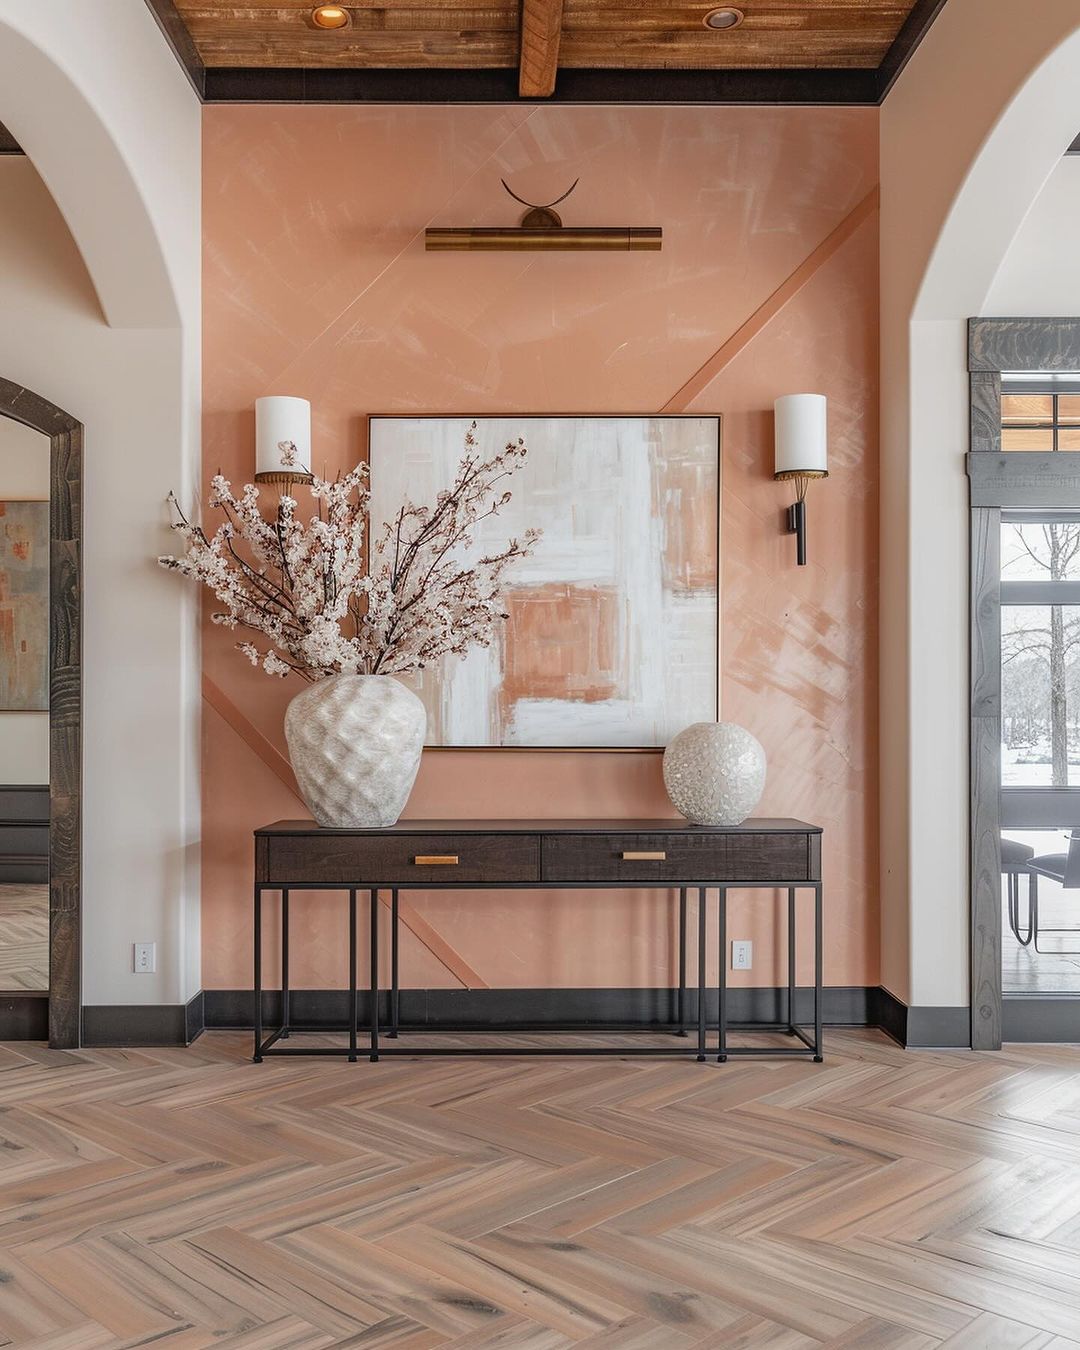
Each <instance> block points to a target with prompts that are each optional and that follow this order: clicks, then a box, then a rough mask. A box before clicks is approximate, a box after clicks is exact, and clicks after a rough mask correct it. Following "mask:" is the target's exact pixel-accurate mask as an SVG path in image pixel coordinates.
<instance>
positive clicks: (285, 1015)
mask: <svg viewBox="0 0 1080 1350" xmlns="http://www.w3.org/2000/svg"><path fill="white" fill-rule="evenodd" d="M280 1039H281V1040H283V1041H287V1040H288V1039H289V892H288V891H285V890H283V891H282V892H281V1037H280Z"/></svg>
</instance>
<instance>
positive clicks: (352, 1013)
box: [349, 890, 357, 1064]
mask: <svg viewBox="0 0 1080 1350" xmlns="http://www.w3.org/2000/svg"><path fill="white" fill-rule="evenodd" d="M356 1022H357V1006H356V892H355V891H354V890H350V891H349V1063H350V1064H355V1063H356Z"/></svg>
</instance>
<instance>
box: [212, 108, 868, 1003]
mask: <svg viewBox="0 0 1080 1350" xmlns="http://www.w3.org/2000/svg"><path fill="white" fill-rule="evenodd" d="M877 116H878V115H877V112H876V111H875V110H872V109H807V108H763V109H754V108H715V109H701V108H682V109H671V108H653V109H643V108H611V109H596V108H592V109H586V108H537V109H529V108H519V107H510V108H468V107H456V108H355V107H345V108H342V107H310V108H304V107H259V106H253V107H214V106H211V107H207V108H206V109H205V110H204V247H205V257H204V292H203V293H204V310H205V334H204V397H205V426H204V447H205V449H204V470H205V472H206V474H207V475H208V474H209V473H210V472H213V471H214V470H216V469H218V468H220V469H222V470H223V471H224V472H225V473H226V474H227V475H228V476H229V477H231V478H233V479H235V480H239V481H246V479H247V478H248V477H250V475H251V473H252V471H253V456H254V449H253V441H254V424H253V413H252V404H253V402H254V399H255V398H256V397H258V396H259V395H261V394H271V393H281V394H294V395H300V396H302V397H305V398H309V399H310V400H311V401H312V404H313V408H314V414H315V416H314V427H313V432H314V445H315V449H314V459H315V463H316V466H317V467H319V468H323V469H325V470H327V471H329V472H333V471H334V470H335V469H337V468H338V467H343V466H345V465H347V464H350V463H352V462H353V461H354V460H355V459H356V458H357V457H359V456H360V454H361V453H362V449H363V433H364V418H365V416H366V415H367V414H368V413H372V412H384V413H385V412H397V411H402V412H405V411H410V412H447V413H454V414H464V413H473V412H475V413H502V414H505V413H507V412H510V411H514V410H518V411H521V412H522V413H526V412H531V413H536V412H567V411H582V412H594V411H595V412H621V413H627V412H639V411H640V412H655V411H658V410H660V409H663V408H665V407H666V408H668V410H669V411H694V412H718V413H722V414H723V417H724V435H723V440H724V449H723V455H724V469H723V554H722V603H723V617H722V625H723V656H722V675H723V683H722V705H723V716H724V717H725V718H728V719H731V720H735V721H738V722H741V723H743V724H744V725H745V726H747V727H749V728H750V729H751V730H752V731H753V732H754V733H755V734H756V735H757V736H758V737H760V739H761V740H762V742H763V743H764V745H765V748H766V751H767V752H768V756H769V781H768V786H767V789H766V793H765V798H764V800H763V802H762V805H761V808H760V809H761V813H762V814H774V815H792V816H801V817H804V818H806V819H809V820H813V821H817V822H820V823H821V824H822V825H824V827H825V881H826V900H827V928H826V935H827V953H826V965H825V973H826V982H827V983H829V984H839V985H845V984H853V985H862V984H876V983H877V981H878V902H877V835H876V830H877V788H876V781H877V779H876V770H877V766H876V760H877V747H876V740H875V709H876V698H877V669H876V649H877V617H876V613H875V604H876V595H877V441H876V436H877V285H878V277H877V248H878V234H877V213H876V209H875V196H874V194H875V190H876V184H877ZM579 175H580V177H581V183H580V186H579V187H578V188H577V190H576V192H575V193H574V194H573V196H572V197H571V198H570V199H569V201H568V202H567V203H566V205H565V207H564V208H562V210H563V217H564V219H565V220H567V221H568V222H569V223H573V224H640V225H653V224H657V225H662V226H663V227H664V231H665V238H664V248H663V251H662V252H661V253H659V254H647V253H642V254H634V255H625V254H620V255H600V254H592V255H590V254H581V255H575V254H562V255H552V256H544V255H529V254H520V255H514V254H505V255H499V254H491V255H483V254H478V255H471V256H466V255H450V254H441V255H440V254H431V255H429V254H426V253H425V252H424V248H423V231H424V227H425V226H426V225H428V224H447V225H464V224H496V223H507V222H510V221H513V220H515V219H516V218H517V213H518V212H519V210H520V208H518V207H517V206H516V205H515V203H513V202H512V201H510V200H509V198H507V197H506V196H505V194H504V193H503V190H502V188H501V187H500V185H499V178H500V177H505V178H507V179H508V180H509V181H510V182H511V184H512V186H513V187H514V189H515V191H516V192H518V193H519V194H521V195H522V196H525V197H529V196H532V197H533V199H534V200H540V201H542V200H550V199H551V198H552V197H554V196H556V195H557V194H558V193H559V192H561V191H563V190H564V189H565V188H566V186H568V184H569V183H570V182H572V181H573V179H574V178H576V177H578V176H579ZM695 377H696V378H695ZM680 391H682V392H681V393H680ZM806 391H816V392H818V391H819V392H823V393H826V394H827V395H828V396H829V400H830V441H831V447H830V448H831V464H832V477H831V478H830V479H829V481H828V482H827V483H824V484H819V485H816V486H815V487H814V488H813V489H812V492H811V499H810V504H809V519H810V542H809V549H810V565H809V566H808V567H805V568H797V567H796V566H795V545H794V540H793V539H792V538H791V537H789V536H787V535H785V534H783V533H782V532H781V523H782V519H781V518H782V512H783V508H784V507H785V505H786V504H787V501H788V491H787V489H786V488H785V487H783V486H781V485H777V484H774V483H773V481H772V477H771V474H772V415H771V408H772V400H773V399H774V398H775V397H776V396H777V395H779V394H784V393H797V392H806ZM232 641H233V638H232V635H229V634H227V633H224V632H223V631H222V630H220V629H217V628H213V627H211V626H210V625H207V626H206V630H205V648H204V674H205V678H206V681H207V693H208V702H207V704H206V709H205V723H204V728H205V729H204V737H205V744H204V768H205V774H204V784H205V787H204V792H205V802H204V807H205V810H204V845H203V984H204V986H205V987H207V988H230V987H243V986H244V985H246V984H248V983H250V978H251V968H250V932H251V927H250V925H251V917H250V915H251V898H250V880H251V855H252V845H251V830H252V829H253V828H254V827H256V826H258V825H260V824H262V823H264V822H267V821H270V820H274V819H277V818H279V817H283V816H293V817H295V816H301V815H304V814H306V812H305V810H304V808H303V807H302V806H301V805H300V804H299V802H298V801H297V799H296V798H295V796H294V795H293V794H292V793H291V792H290V790H289V788H288V787H287V786H286V784H285V782H284V781H283V779H287V777H288V774H287V770H286V769H285V767H284V765H283V761H282V759H281V754H282V753H283V751H284V738H283V734H282V730H281V719H282V713H283V709H284V706H285V703H286V702H287V700H288V698H289V697H290V695H291V694H292V693H294V692H296V690H295V689H294V688H293V687H292V685H291V684H289V683H286V684H281V683H278V682H276V681H271V680H270V679H269V678H268V677H266V676H265V675H262V674H261V673H259V672H256V671H254V670H253V669H252V668H251V667H249V666H248V665H247V663H246V662H245V661H244V660H243V658H242V657H240V656H239V655H238V654H236V653H235V652H233V651H232V650H231V645H232ZM223 714H224V715H223ZM237 727H239V728H240V730H241V731H244V732H245V733H246V739H245V738H244V736H241V735H238V734H237ZM253 745H254V746H255V747H256V748H255V749H253V748H252V746H253ZM257 750H258V751H260V752H261V753H257V752H256V751H257ZM275 767H276V769H277V772H275V771H274V768H275ZM407 814H408V815H412V816H452V817H468V816H495V817H500V816H503V817H505V816H511V815H519V816H540V817H545V816H546V817H556V816H574V815H581V816H615V817H618V816H643V815H644V816H649V815H658V816H664V815H671V814H672V810H671V807H670V806H669V804H668V802H667V799H666V797H665V795H664V791H663V784H662V780H661V774H660V757H659V756H658V755H655V754H640V755H638V754H621V755H616V754H612V755H607V754H581V753H578V754H573V753H567V754H535V753H532V754H530V753H527V752H511V751H493V752H454V751H436V752H427V753H426V754H425V757H424V762H423V764H422V766H421V770H420V776H419V779H418V781H417V784H416V788H415V791H414V793H413V796H412V799H411V801H410V803H409V806H408V809H407ZM673 899H674V897H673V896H668V895H660V896H652V895H648V896H646V895H631V896H625V895H624V896H616V895H610V894H606V893H603V892H589V893H585V894H566V893H540V892H507V893H506V894H505V895H504V894H498V893H486V894H465V895H454V894H431V895H427V896H423V895H418V896H415V897H410V902H411V904H412V905H413V907H414V910H415V912H416V918H415V922H414V928H415V929H416V931H417V932H419V933H420V934H421V937H423V938H425V940H426V945H425V941H421V940H420V938H418V937H416V936H414V935H413V934H411V933H410V934H405V939H404V942H403V948H402V952H403V972H402V974H403V983H405V984H411V985H418V986H427V987H431V986H441V985H445V986H456V985H458V984H459V983H460V978H459V977H461V978H464V979H465V980H466V981H467V982H469V983H478V984H487V985H490V986H492V987H496V986H501V987H505V986H538V985H564V986H576V985H615V986H619V985H632V984H643V985H649V984H666V983H670V981H671V979H672V975H673V957H672V956H671V949H670V941H669V939H670V937H671V935H672V933H673V931H674V928H673V923H674V905H673V903H672V901H673ZM294 914H295V916H296V917H295V919H294V923H295V928H294V933H295V938H294V943H295V945H294V953H295V958H294V960H295V964H294V972H295V973H294V980H295V983H296V984H297V985H298V986H301V985H306V986H313V987H328V986H333V985H339V984H341V983H343V982H344V978H345V953H344V949H343V946H342V942H341V933H342V928H341V921H342V901H341V899H340V898H339V897H337V896H312V897H309V898H307V899H306V900H305V901H304V902H303V903H299V902H298V903H297V904H296V907H295V909H294ZM781 914H782V910H781V905H780V898H779V897H778V896H777V897H774V896H772V895H771V894H769V895H766V894H764V893H758V894H757V895H756V896H755V895H753V894H750V893H744V894H743V895H741V896H738V895H737V896H736V897H734V898H733V912H732V915H731V919H730V924H729V934H730V936H731V937H733V938H741V937H750V938H753V939H754V940H755V951H754V956H755V961H754V969H753V971H752V972H750V973H749V974H748V975H742V976H735V977H734V979H735V980H736V981H742V982H746V983H752V984H771V983H776V982H778V981H779V980H780V978H781V970H780V957H779V954H778V953H776V952H774V951H773V946H772V936H771V935H772V932H773V930H774V921H775V929H776V931H777V932H778V933H779V934H780V936H781V938H782V931H783V930H782V920H781ZM446 944H448V946H447V945H446ZM268 951H269V948H268ZM806 954H807V956H808V955H809V951H808V949H807V953H806ZM713 959H714V960H715V955H714V958H713ZM454 971H456V972H457V974H456V975H455V974H454V973H453V972H454Z"/></svg>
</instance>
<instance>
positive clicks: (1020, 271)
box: [983, 155, 1080, 317]
mask: <svg viewBox="0 0 1080 1350" xmlns="http://www.w3.org/2000/svg"><path fill="white" fill-rule="evenodd" d="M983 313H984V314H996V315H1001V316H1002V317H1006V316H1009V315H1014V314H1040V315H1048V316H1064V317H1075V316H1077V315H1080V155H1065V156H1063V158H1062V159H1061V161H1060V162H1059V163H1058V165H1057V167H1056V168H1055V169H1054V171H1053V173H1051V175H1050V177H1049V178H1048V179H1047V180H1046V184H1045V186H1044V187H1043V190H1042V191H1041V192H1040V193H1039V195H1038V197H1036V198H1035V201H1034V203H1033V205H1032V207H1031V210H1030V211H1029V212H1028V214H1027V216H1026V217H1025V219H1024V223H1023V224H1022V225H1021V226H1020V230H1019V232H1018V233H1017V235H1016V237H1015V239H1014V240H1013V242H1012V244H1011V245H1010V246H1009V251H1008V253H1006V255H1005V258H1004V260H1003V262H1002V264H1001V267H1000V268H999V269H998V272H997V275H996V276H995V277H994V283H993V285H992V286H991V287H990V294H989V295H988V296H987V297H986V304H985V306H984V308H983Z"/></svg>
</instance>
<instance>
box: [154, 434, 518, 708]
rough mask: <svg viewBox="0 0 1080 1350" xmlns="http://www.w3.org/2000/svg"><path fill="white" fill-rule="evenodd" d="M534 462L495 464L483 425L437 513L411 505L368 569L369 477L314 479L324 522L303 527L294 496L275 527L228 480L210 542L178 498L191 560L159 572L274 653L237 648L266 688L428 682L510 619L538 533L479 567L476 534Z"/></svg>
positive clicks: (373, 544)
mask: <svg viewBox="0 0 1080 1350" xmlns="http://www.w3.org/2000/svg"><path fill="white" fill-rule="evenodd" d="M527 454H528V451H527V448H526V446H525V442H524V441H523V440H521V439H520V438H519V439H518V440H517V441H516V442H511V443H510V444H508V445H506V446H505V447H504V448H503V449H502V450H501V451H499V453H497V454H495V455H493V456H492V457H491V458H490V459H484V458H483V456H482V454H481V451H480V449H479V446H478V442H477V437H476V424H475V422H474V423H473V425H472V427H470V429H469V430H468V432H466V435H465V453H464V456H463V458H462V460H461V463H460V465H459V466H458V470H457V474H456V476H455V479H454V482H453V485H452V486H451V487H450V488H449V489H448V490H446V491H444V492H440V493H439V495H438V498H437V499H436V501H435V504H434V505H433V506H416V505H414V504H413V503H412V502H406V503H405V504H404V505H403V506H402V508H401V510H400V511H399V512H398V514H397V516H396V517H395V519H394V520H392V521H388V522H387V523H386V524H384V525H383V526H382V527H381V530H380V532H379V534H378V536H377V537H372V538H371V539H370V559H368V558H367V557H366V554H365V541H366V540H368V537H369V536H368V531H367V528H366V527H367V507H368V502H369V499H370V489H369V487H368V481H367V480H368V470H367V465H365V464H359V465H357V467H356V468H355V469H352V470H351V471H350V472H349V473H347V474H343V475H341V476H339V477H338V478H336V479H333V480H327V479H321V478H314V479H313V481H312V482H311V484H310V487H309V490H310V492H311V496H312V498H313V500H314V503H315V506H316V511H315V514H314V515H313V516H312V517H311V518H310V519H308V520H306V521H305V520H303V519H301V518H300V517H299V516H298V515H297V502H296V501H295V500H294V499H293V498H292V497H288V496H283V497H282V498H281V499H280V503H279V505H278V507H277V511H276V513H275V516H274V518H273V519H271V520H268V519H266V518H265V517H264V516H263V514H262V512H261V511H260V509H259V489H258V488H257V487H256V486H255V485H254V484H252V483H248V484H247V485H246V486H245V487H244V488H243V490H242V491H241V492H240V494H239V495H238V496H237V495H235V494H234V493H233V490H232V485H231V484H230V483H229V482H228V481H227V480H226V479H225V478H224V477H223V476H222V475H221V474H217V475H216V476H215V477H214V478H213V480H212V482H211V489H210V506H211V507H213V508H215V509H218V510H221V511H223V512H224V516H225V519H224V520H223V521H222V523H221V524H220V525H219V526H218V528H217V530H216V532H215V533H214V534H213V535H212V536H208V535H207V534H206V533H205V532H204V531H203V529H202V528H201V526H199V525H196V524H192V523H191V522H190V521H189V520H188V519H187V517H186V516H185V515H184V514H183V512H182V511H181V510H180V507H179V504H178V503H177V501H176V498H175V496H173V495H172V494H170V497H169V500H170V501H171V502H172V504H173V507H174V509H175V511H176V514H177V516H178V517H179V519H178V520H177V521H176V522H175V523H174V525H173V529H175V530H176V531H177V532H178V533H179V534H180V536H181V537H182V538H183V540H184V542H185V551H184V553H183V554H182V555H181V556H180V557H171V556H170V557H162V558H159V559H158V562H159V563H160V564H161V565H162V566H163V567H167V568H170V569H171V570H172V571H175V572H180V573H181V574H182V575H184V576H188V577H192V578H193V579H194V580H196V581H200V582H202V583H203V585H205V586H207V587H208V588H209V589H210V590H211V591H213V593H214V595H215V597H216V598H217V600H218V601H219V602H220V603H221V605H222V606H223V608H222V609H221V610H219V611H217V612H215V613H214V614H213V615H212V618H213V622H214V623H217V624H221V625H222V626H223V627H225V628H232V629H236V628H241V629H246V630H248V631H250V632H254V633H258V634H260V635H261V636H262V638H264V639H265V640H266V642H265V643H264V645H263V646H262V647H261V648H260V646H259V645H257V644H256V642H253V641H244V642H240V643H238V644H237V647H238V649H239V650H240V651H241V652H243V653H244V655H245V656H247V657H248V659H249V660H250V661H251V663H252V664H253V665H255V666H261V667H262V669H263V670H264V671H265V672H266V673H267V674H268V675H278V676H286V675H288V674H290V672H295V673H296V674H298V675H300V676H302V677H303V678H304V679H306V680H310V681H315V680H319V679H322V678H324V677H325V676H328V675H335V674H360V675H403V674H406V673H408V672H410V671H416V670H422V669H423V668H424V667H425V666H428V665H431V663H432V662H434V661H436V660H438V659H439V658H440V657H442V656H445V655H447V654H454V655H464V653H465V652H466V651H467V650H468V649H469V647H471V646H481V647H486V646H489V645H490V644H491V642H492V640H493V638H494V635H495V632H496V629H497V627H498V625H499V624H500V623H501V622H502V620H504V619H505V618H506V614H505V613H504V611H503V608H502V605H501V603H500V600H499V595H500V591H501V589H502V584H503V578H504V576H505V574H506V572H507V569H508V568H509V567H510V566H511V565H512V564H513V563H515V562H516V561H517V560H518V559H520V558H523V557H525V556H526V555H527V554H529V553H530V552H531V551H532V550H533V548H534V546H535V544H536V542H537V540H538V539H539V537H540V531H538V530H527V531H526V532H525V535H524V537H523V538H522V539H520V540H519V539H510V540H508V541H507V543H506V544H505V546H504V547H503V548H502V549H501V550H500V551H499V552H497V553H491V554H485V555H483V556H481V557H475V556H474V554H475V547H474V534H473V531H474V530H475V527H476V525H477V524H478V523H479V522H480V521H481V520H485V519H487V518H488V517H490V516H496V515H498V513H499V510H500V508H501V507H503V506H505V505H506V504H507V502H509V500H510V495H511V494H510V492H509V491H508V490H507V489H506V487H505V481H506V480H507V479H508V478H510V476H511V475H512V474H513V473H514V472H515V471H516V470H517V469H519V468H520V467H521V465H522V464H523V463H524V462H525V459H526V456H527ZM267 644H268V645H267Z"/></svg>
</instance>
